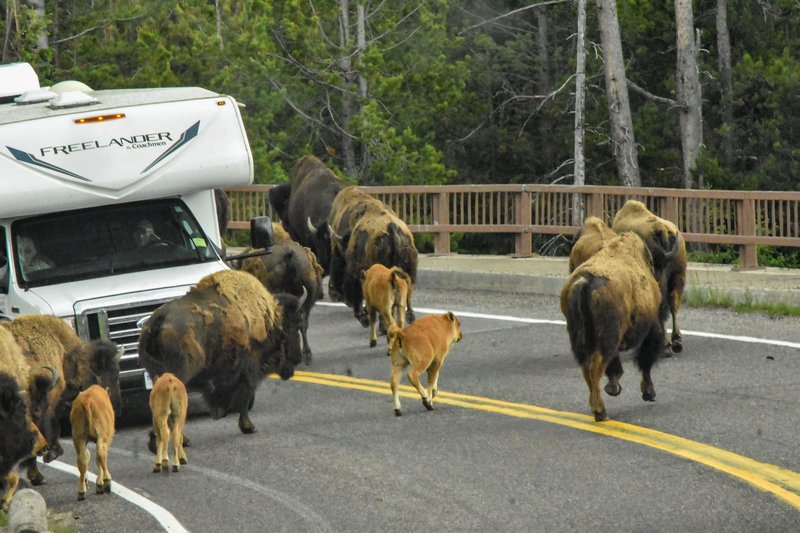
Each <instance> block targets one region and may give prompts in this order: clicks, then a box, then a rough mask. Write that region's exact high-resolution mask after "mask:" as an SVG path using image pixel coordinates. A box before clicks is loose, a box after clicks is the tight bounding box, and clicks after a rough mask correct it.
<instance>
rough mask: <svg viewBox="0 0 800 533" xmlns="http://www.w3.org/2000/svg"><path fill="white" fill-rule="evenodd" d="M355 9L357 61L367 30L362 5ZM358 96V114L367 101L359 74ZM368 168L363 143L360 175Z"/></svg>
mask: <svg viewBox="0 0 800 533" xmlns="http://www.w3.org/2000/svg"><path fill="white" fill-rule="evenodd" d="M356 8H357V14H358V20H357V23H356V28H357V35H356V44H357V45H358V52H357V54H358V57H359V60H361V58H363V56H364V51H365V49H366V48H367V29H366V22H365V19H366V16H365V14H364V4H363V3H359V4H358V6H356ZM361 70H363V65H362V66H361ZM358 95H359V97H360V98H361V102H360V104H359V114H361V112H362V111H363V105H364V102H365V101H366V100H367V77H366V76H364V75H362V74H361V72H359V73H358ZM369 166H370V152H369V147H368V146H367V145H366V143H364V145H363V146H362V147H361V173H362V174H365V175H366V174H369Z"/></svg>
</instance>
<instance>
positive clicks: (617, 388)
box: [605, 383, 622, 396]
mask: <svg viewBox="0 0 800 533" xmlns="http://www.w3.org/2000/svg"><path fill="white" fill-rule="evenodd" d="M605 391H606V394H608V395H609V396H619V393H620V392H622V385H620V384H619V383H606V386H605Z"/></svg>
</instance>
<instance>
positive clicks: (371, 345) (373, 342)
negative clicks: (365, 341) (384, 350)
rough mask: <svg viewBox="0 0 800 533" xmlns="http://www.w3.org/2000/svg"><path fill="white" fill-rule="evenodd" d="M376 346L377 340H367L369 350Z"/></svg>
mask: <svg viewBox="0 0 800 533" xmlns="http://www.w3.org/2000/svg"><path fill="white" fill-rule="evenodd" d="M377 345H378V340H377V339H370V340H369V347H370V348H374V347H376V346H377Z"/></svg>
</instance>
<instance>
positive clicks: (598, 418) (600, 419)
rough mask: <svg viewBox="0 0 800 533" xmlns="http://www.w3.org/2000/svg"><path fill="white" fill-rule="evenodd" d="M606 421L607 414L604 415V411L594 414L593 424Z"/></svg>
mask: <svg viewBox="0 0 800 533" xmlns="http://www.w3.org/2000/svg"><path fill="white" fill-rule="evenodd" d="M606 420H608V413H606V411H605V409H603V410H602V411H600V412H599V413H595V414H594V421H595V422H605V421H606Z"/></svg>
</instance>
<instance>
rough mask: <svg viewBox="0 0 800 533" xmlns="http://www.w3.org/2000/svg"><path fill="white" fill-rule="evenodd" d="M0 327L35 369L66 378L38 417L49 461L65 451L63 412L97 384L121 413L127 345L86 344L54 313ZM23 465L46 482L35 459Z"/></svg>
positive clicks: (33, 478) (32, 479)
mask: <svg viewBox="0 0 800 533" xmlns="http://www.w3.org/2000/svg"><path fill="white" fill-rule="evenodd" d="M0 328H6V329H7V330H8V331H9V332H11V334H12V335H13V336H14V339H15V340H16V343H17V344H18V346H19V347H20V349H21V350H22V353H23V354H24V356H25V357H27V358H28V360H29V361H30V364H31V366H38V367H52V368H55V369H56V372H57V373H58V374H59V375H60V376H63V379H62V380H60V381H59V383H58V384H57V385H56V386H55V387H53V388H52V389H51V390H50V392H49V394H48V398H47V403H48V407H47V410H46V411H45V412H42V413H38V414H37V413H34V417H33V420H34V422H35V423H36V425H37V426H38V427H39V429H40V430H41V431H42V433H43V434H44V436H45V437H46V438H47V443H48V450H47V455H46V456H45V461H46V462H49V461H52V460H53V459H55V458H57V457H59V456H60V455H61V454H62V453H63V449H62V448H61V445H60V444H59V442H58V438H59V437H60V436H61V424H60V416H59V414H60V412H61V411H68V410H69V406H70V404H71V402H72V400H73V399H74V398H75V397H76V396H77V395H78V393H79V392H80V391H82V390H84V389H86V388H87V387H89V386H90V385H93V384H99V385H101V386H102V387H104V388H107V389H108V390H109V391H110V394H111V398H112V402H113V405H114V409H115V410H116V411H117V412H118V413H119V412H121V409H122V396H121V394H120V388H119V362H120V359H121V357H122V352H123V350H124V348H123V347H121V346H117V345H116V344H115V343H113V342H110V341H103V340H95V341H92V342H88V343H87V342H85V341H83V340H82V339H81V338H80V337H78V335H77V334H76V333H75V330H73V329H72V328H71V327H69V326H68V325H67V324H66V323H65V322H64V321H63V320H61V319H60V318H57V317H54V316H50V315H21V316H19V317H17V318H15V319H14V320H12V321H10V322H4V323H3V324H2V325H0ZM22 466H23V467H25V468H26V469H27V477H28V480H30V482H31V483H32V484H34V485H41V484H42V483H44V476H43V475H42V474H41V472H40V471H39V469H38V466H37V464H36V461H35V460H34V459H29V460H26V461H24V462H23V463H22Z"/></svg>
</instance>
